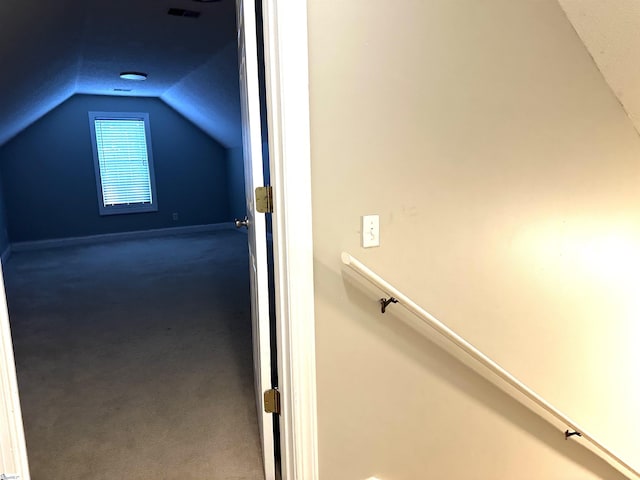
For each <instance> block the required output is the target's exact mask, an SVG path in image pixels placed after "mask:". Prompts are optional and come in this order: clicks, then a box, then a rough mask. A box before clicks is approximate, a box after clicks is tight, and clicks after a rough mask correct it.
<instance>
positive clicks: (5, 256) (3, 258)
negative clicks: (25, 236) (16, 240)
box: [0, 244, 11, 265]
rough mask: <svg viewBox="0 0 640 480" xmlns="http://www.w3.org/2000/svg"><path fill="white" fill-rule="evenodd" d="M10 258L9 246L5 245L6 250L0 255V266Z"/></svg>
mask: <svg viewBox="0 0 640 480" xmlns="http://www.w3.org/2000/svg"><path fill="white" fill-rule="evenodd" d="M10 256H11V244H9V245H7V248H5V249H4V252H2V255H0V261H2V265H6V263H7V261H8V260H9V257H10Z"/></svg>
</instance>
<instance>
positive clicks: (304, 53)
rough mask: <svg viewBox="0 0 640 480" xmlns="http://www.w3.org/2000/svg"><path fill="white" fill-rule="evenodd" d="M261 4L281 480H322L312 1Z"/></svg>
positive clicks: (266, 1) (271, 0) (278, 0)
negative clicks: (311, 95) (312, 145)
mask: <svg viewBox="0 0 640 480" xmlns="http://www.w3.org/2000/svg"><path fill="white" fill-rule="evenodd" d="M262 1H263V29H264V48H265V80H266V96H267V99H266V100H267V120H268V127H269V128H268V132H269V142H268V143H269V163H270V167H269V168H270V174H271V184H272V187H273V204H274V213H273V250H274V270H275V272H274V273H275V296H276V318H277V320H276V321H277V331H278V382H279V385H278V387H279V389H280V392H281V403H282V414H281V416H280V431H281V433H282V438H281V452H282V459H281V460H282V464H281V468H282V478H283V480H317V479H318V440H317V398H316V363H315V319H314V285H313V236H312V220H311V207H312V205H311V149H310V122H309V70H308V42H307V5H306V2H305V1H300V0H262Z"/></svg>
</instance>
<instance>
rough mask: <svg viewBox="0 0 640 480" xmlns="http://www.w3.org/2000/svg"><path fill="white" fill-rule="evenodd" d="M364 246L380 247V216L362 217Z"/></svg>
mask: <svg viewBox="0 0 640 480" xmlns="http://www.w3.org/2000/svg"><path fill="white" fill-rule="evenodd" d="M362 246H363V247H364V248H371V247H379V246H380V216H379V215H364V216H363V217H362Z"/></svg>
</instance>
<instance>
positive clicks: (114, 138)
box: [94, 118, 153, 207]
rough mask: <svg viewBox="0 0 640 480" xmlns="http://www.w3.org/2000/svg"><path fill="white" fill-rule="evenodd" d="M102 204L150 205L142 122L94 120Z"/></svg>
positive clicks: (146, 156)
mask: <svg viewBox="0 0 640 480" xmlns="http://www.w3.org/2000/svg"><path fill="white" fill-rule="evenodd" d="M94 125H95V135H96V147H97V150H98V151H97V153H98V163H99V168H100V181H101V184H102V202H103V205H104V206H105V207H107V206H110V205H131V204H140V203H148V204H151V203H153V198H152V191H151V178H150V175H149V158H148V155H147V138H146V130H145V124H144V120H143V119H100V118H96V119H95V120H94Z"/></svg>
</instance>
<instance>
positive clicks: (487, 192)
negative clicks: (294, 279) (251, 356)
mask: <svg viewBox="0 0 640 480" xmlns="http://www.w3.org/2000/svg"><path fill="white" fill-rule="evenodd" d="M309 32H310V33H309V35H310V75H311V76H310V80H311V126H312V175H313V202H314V205H313V209H314V210H313V227H314V240H315V248H314V254H315V281H316V305H317V307H316V315H317V316H316V322H317V361H318V395H319V412H318V415H319V429H320V439H319V440H320V472H321V478H322V480H341V479H345V480H346V479H349V480H351V479H354V480H358V479H364V478H367V477H368V476H371V475H376V476H378V477H380V478H381V479H383V480H414V479H426V478H429V479H472V478H477V479H514V478H518V479H542V478H544V479H574V478H575V479H577V478H580V479H589V478H619V477H618V476H617V475H616V474H614V472H613V471H612V470H610V469H609V468H608V467H607V466H606V464H604V463H603V462H601V461H599V460H595V457H592V456H591V455H589V454H588V453H586V452H585V450H584V449H582V448H581V447H579V446H577V444H576V442H575V441H565V440H564V437H563V435H562V433H561V432H560V431H558V430H556V429H554V428H551V427H549V426H548V425H547V424H546V423H545V422H543V421H541V420H539V419H538V418H537V417H536V416H535V415H533V414H531V413H530V412H529V411H528V410H526V409H524V408H523V407H521V406H520V405H519V404H518V403H516V402H514V401H513V400H511V399H510V397H508V396H506V395H505V394H503V393H502V392H501V391H500V390H498V389H496V388H495V387H493V386H491V385H490V384H489V383H488V382H486V380H484V379H483V378H482V377H480V376H478V375H477V374H475V373H473V372H472V371H471V370H469V369H468V368H467V367H465V366H464V365H462V364H461V363H459V362H458V361H456V360H454V359H453V358H452V357H451V356H450V355H449V354H447V353H445V352H444V351H443V350H442V349H441V348H439V347H438V346H436V345H435V344H434V343H433V342H430V341H429V340H426V339H424V338H423V337H422V336H419V335H417V334H416V333H415V331H414V330H412V329H411V328H409V327H407V326H405V325H404V324H403V323H402V322H401V321H399V319H398V318H397V317H394V316H393V315H394V314H398V315H401V314H402V313H401V312H402V310H401V309H399V308H398V307H395V308H393V307H392V311H393V312H394V314H391V315H385V316H382V315H380V314H378V313H377V312H378V307H377V305H376V301H377V300H376V293H375V292H371V291H370V290H367V289H366V288H363V286H362V285H361V284H359V283H358V282H356V281H354V280H353V279H352V278H351V277H350V276H349V275H347V274H345V272H344V270H343V268H342V267H341V264H340V259H339V255H340V252H341V251H342V250H347V251H349V252H351V253H352V254H353V255H355V256H356V257H358V258H360V259H361V260H362V261H364V262H365V263H367V264H368V265H369V266H370V267H371V268H373V269H374V270H376V271H377V272H379V273H380V274H381V275H382V276H384V277H385V278H387V280H389V281H390V282H391V283H393V284H395V285H396V286H397V287H399V288H400V289H401V290H403V291H405V292H406V293H407V294H408V295H409V296H410V297H412V298H413V299H414V300H416V301H417V302H418V303H420V304H422V305H423V306H424V307H425V308H427V309H428V310H430V311H431V312H432V313H433V314H435V315H436V316H438V317H439V318H440V319H441V320H443V321H445V322H446V323H448V324H449V325H450V326H451V327H452V328H454V329H455V330H457V331H458V332H459V333H460V334H462V335H463V336H465V337H466V338H467V339H468V340H470V341H471V342H472V343H474V344H475V345H476V346H478V347H479V348H481V349H483V350H484V351H485V352H486V353H488V354H489V355H490V356H492V357H493V358H494V359H495V360H497V361H498V362H499V363H501V364H502V365H503V366H505V367H506V368H507V369H509V370H511V371H512V372H513V373H514V374H515V375H517V376H518V377H519V378H521V379H522V380H523V381H524V382H525V383H527V384H529V385H530V386H531V387H532V388H534V389H535V390H537V391H538V392H539V393H541V394H542V395H543V396H545V397H546V398H547V399H548V400H550V401H551V402H552V403H554V404H555V405H556V406H557V407H559V408H560V409H561V410H562V411H564V412H566V413H567V414H568V415H569V416H570V417H572V418H574V419H575V420H576V421H578V422H581V423H582V424H583V425H584V426H585V427H586V428H587V429H589V430H590V431H591V433H593V434H595V435H596V436H598V437H599V438H601V439H602V440H604V441H605V442H608V443H609V444H610V445H611V446H612V447H613V448H614V449H616V450H617V451H618V452H620V454H622V455H623V456H625V457H626V458H627V459H628V460H629V461H631V462H632V463H634V464H635V465H636V467H640V452H639V450H640V449H638V447H637V445H638V442H637V441H636V439H635V436H634V431H640V414H639V413H638V409H637V405H640V385H639V383H638V375H637V370H638V365H640V353H639V352H640V349H639V348H636V346H635V344H636V343H637V342H638V339H640V295H638V289H639V285H640V278H639V277H640V252H639V245H640V188H639V186H640V141H639V139H638V135H637V133H636V131H635V130H634V128H633V126H632V125H631V123H630V122H629V120H628V118H627V117H626V115H625V113H624V111H623V110H622V108H621V107H620V105H619V103H618V101H617V100H616V98H615V97H614V96H613V94H612V93H611V91H610V90H609V89H608V87H607V85H606V83H605V82H604V80H603V79H602V77H601V75H600V74H599V72H598V70H597V69H596V68H595V66H594V65H593V62H592V61H591V59H590V57H589V55H588V54H587V52H586V50H585V48H584V47H583V45H582V44H581V43H580V40H579V39H578V37H577V36H576V34H575V33H574V31H573V29H572V27H571V25H570V24H569V23H568V21H567V19H566V18H565V16H564V14H563V12H562V10H561V9H560V7H559V6H558V5H557V3H556V2H555V1H552V0H517V1H514V0H485V1H478V0H398V1H395V2H394V1H381V0H348V1H347V0H344V1H341V0H309ZM369 213H377V214H380V216H381V217H380V218H381V229H382V233H381V237H382V246H381V247H380V248H377V249H368V250H363V249H361V248H360V247H359V219H360V216H361V215H363V214H369Z"/></svg>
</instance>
